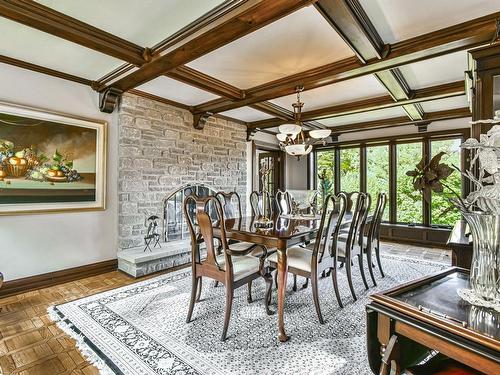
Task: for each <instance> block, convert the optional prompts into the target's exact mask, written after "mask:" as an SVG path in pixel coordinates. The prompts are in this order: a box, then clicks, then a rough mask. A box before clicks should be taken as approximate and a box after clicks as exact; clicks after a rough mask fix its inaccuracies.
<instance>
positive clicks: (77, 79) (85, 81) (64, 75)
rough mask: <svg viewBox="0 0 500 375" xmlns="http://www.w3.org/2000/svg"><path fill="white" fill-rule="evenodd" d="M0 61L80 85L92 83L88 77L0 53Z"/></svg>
mask: <svg viewBox="0 0 500 375" xmlns="http://www.w3.org/2000/svg"><path fill="white" fill-rule="evenodd" d="M0 63H4V64H9V65H13V66H17V67H19V68H23V69H27V70H31V71H34V72H38V73H42V74H46V75H49V76H52V77H57V78H62V79H65V80H68V81H72V82H76V83H81V84H82V85H87V86H91V85H92V81H91V80H89V79H86V78H82V77H78V76H74V75H72V74H68V73H64V72H60V71H58V70H54V69H50V68H46V67H44V66H40V65H36V64H32V63H29V62H26V61H22V60H18V59H14V58H12V57H8V56H3V55H0Z"/></svg>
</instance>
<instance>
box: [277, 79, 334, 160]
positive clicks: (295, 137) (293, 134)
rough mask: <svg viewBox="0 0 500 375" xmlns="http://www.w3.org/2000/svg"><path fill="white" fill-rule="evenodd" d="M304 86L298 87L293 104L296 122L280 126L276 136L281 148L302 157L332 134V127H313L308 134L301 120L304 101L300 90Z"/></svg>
mask: <svg viewBox="0 0 500 375" xmlns="http://www.w3.org/2000/svg"><path fill="white" fill-rule="evenodd" d="M303 89H304V88H303V87H297V88H296V92H297V102H295V103H293V104H292V107H293V114H294V119H295V123H294V124H290V123H289V124H283V125H280V126H279V127H278V131H279V133H278V134H276V138H278V141H279V142H280V148H281V149H282V150H283V151H285V152H286V153H287V154H289V155H292V156H297V157H298V158H300V157H301V156H303V155H307V154H309V153H310V152H311V151H312V149H313V145H314V144H316V143H318V142H323V144H325V143H326V138H328V137H329V136H330V134H331V133H332V131H331V130H330V129H313V130H310V131H309V133H308V134H307V135H306V134H305V133H304V128H303V126H302V122H301V120H300V117H301V114H302V107H303V106H304V103H302V102H301V101H300V92H301V91H302V90H303Z"/></svg>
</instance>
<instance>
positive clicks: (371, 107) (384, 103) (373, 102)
mask: <svg viewBox="0 0 500 375" xmlns="http://www.w3.org/2000/svg"><path fill="white" fill-rule="evenodd" d="M461 95H465V83H464V82H463V81H457V82H451V83H446V84H442V85H436V86H430V87H426V88H422V89H418V90H414V91H413V92H412V95H411V99H407V100H401V101H398V102H395V101H394V100H393V98H392V97H391V96H389V95H384V96H379V97H376V98H370V99H363V100H359V101H356V102H350V103H344V104H339V105H334V106H329V107H324V108H318V109H314V110H311V111H306V112H304V113H303V114H302V119H304V120H305V121H310V120H320V119H324V118H332V117H339V116H345V115H352V114H355V113H361V112H369V111H375V110H379V109H385V108H394V107H399V106H405V105H410V104H417V103H421V102H428V101H433V100H439V99H445V98H451V97H455V96H461ZM424 117H425V115H424V116H423V117H422V119H423V118H424ZM283 123H284V122H283V121H282V120H280V119H267V120H262V121H255V122H250V123H249V127H251V128H260V129H266V128H272V127H275V126H279V125H281V124H283Z"/></svg>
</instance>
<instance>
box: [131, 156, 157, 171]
mask: <svg viewBox="0 0 500 375" xmlns="http://www.w3.org/2000/svg"><path fill="white" fill-rule="evenodd" d="M132 165H133V167H134V168H136V169H140V170H142V169H147V168H152V167H153V162H152V160H151V159H145V158H136V159H134V160H133V162H132Z"/></svg>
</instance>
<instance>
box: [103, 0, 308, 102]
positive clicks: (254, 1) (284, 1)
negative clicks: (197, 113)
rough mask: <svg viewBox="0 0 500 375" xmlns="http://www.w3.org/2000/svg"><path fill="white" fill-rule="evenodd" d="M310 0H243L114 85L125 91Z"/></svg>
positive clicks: (288, 12)
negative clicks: (214, 20) (217, 18)
mask: <svg viewBox="0 0 500 375" xmlns="http://www.w3.org/2000/svg"><path fill="white" fill-rule="evenodd" d="M311 3H314V1H313V0H273V1H262V0H261V1H258V0H248V1H244V2H241V5H239V6H238V7H235V9H234V10H233V11H231V12H229V13H227V14H226V15H224V16H223V17H221V18H220V19H219V20H218V22H215V23H213V24H209V25H207V26H206V27H205V28H204V29H203V30H200V32H199V33H198V34H197V35H195V36H192V37H191V39H189V40H187V41H180V42H179V43H178V44H177V45H176V46H175V47H172V48H171V49H170V50H167V51H166V52H165V53H164V54H163V55H161V56H159V57H157V58H155V59H153V60H152V61H151V62H148V63H146V64H144V65H142V66H141V67H140V68H139V69H138V70H136V71H134V72H132V73H130V74H128V75H127V76H125V77H123V78H121V79H119V80H117V81H116V82H114V83H112V85H111V87H113V88H115V89H117V90H120V91H123V92H125V91H127V90H130V89H132V88H134V87H136V86H139V85H141V84H143V83H145V82H148V81H150V80H152V79H154V78H156V77H158V76H160V75H163V74H165V73H167V72H169V71H171V70H173V69H175V68H177V67H179V66H181V65H184V64H186V63H188V62H190V61H192V60H195V59H196V58H198V57H201V56H203V55H205V54H207V53H209V52H211V51H213V50H215V49H217V48H219V47H222V46H224V45H225V44H228V43H230V42H232V41H234V40H236V39H238V38H241V37H242V36H244V35H247V34H249V33H251V32H253V31H255V30H257V29H259V28H261V27H263V26H265V25H267V24H269V23H271V22H274V21H276V20H278V19H280V18H282V17H285V16H287V15H288V14H290V13H292V12H294V11H296V10H298V9H300V8H302V7H304V6H306V5H309V4H311ZM221 112H222V111H221Z"/></svg>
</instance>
